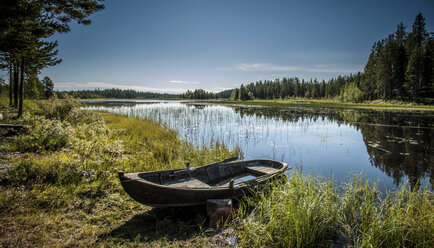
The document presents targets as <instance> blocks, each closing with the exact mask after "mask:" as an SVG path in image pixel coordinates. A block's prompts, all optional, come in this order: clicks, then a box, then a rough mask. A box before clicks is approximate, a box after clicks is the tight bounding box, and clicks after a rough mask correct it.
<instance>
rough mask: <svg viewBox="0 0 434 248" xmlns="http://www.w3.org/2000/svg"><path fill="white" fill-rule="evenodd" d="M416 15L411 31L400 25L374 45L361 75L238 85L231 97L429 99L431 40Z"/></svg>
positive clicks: (433, 89)
mask: <svg viewBox="0 0 434 248" xmlns="http://www.w3.org/2000/svg"><path fill="white" fill-rule="evenodd" d="M433 36H434V35H433V33H428V32H427V31H426V28H425V19H424V17H423V16H422V14H421V13H419V14H418V15H417V16H416V20H415V22H414V24H413V26H412V31H411V32H410V33H407V31H406V27H405V26H404V25H403V24H402V23H400V24H399V25H398V26H397V29H396V31H395V32H394V33H393V34H390V35H389V36H388V37H387V38H385V39H382V40H381V41H378V42H375V43H374V45H373V47H372V51H371V54H370V56H369V59H368V62H367V64H366V66H365V69H364V72H363V73H360V72H359V73H357V74H355V75H350V76H338V77H337V78H335V79H331V80H329V81H327V82H325V81H324V80H322V81H321V82H319V81H317V80H316V79H315V80H313V81H312V80H310V81H304V80H301V81H300V79H298V78H283V79H276V80H268V81H264V82H262V81H259V82H256V83H251V84H248V85H246V86H244V85H241V86H240V88H237V89H235V90H233V91H232V94H231V99H233V100H249V99H279V98H280V99H284V98H290V97H304V98H339V99H340V100H343V101H353V102H360V101H364V100H375V99H382V100H392V99H397V100H404V101H406V100H407V101H425V102H429V101H432V97H433V94H434V73H433V70H434V67H433V66H434V61H433V60H434V37H433Z"/></svg>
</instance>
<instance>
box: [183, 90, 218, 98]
mask: <svg viewBox="0 0 434 248" xmlns="http://www.w3.org/2000/svg"><path fill="white" fill-rule="evenodd" d="M181 97H182V98H184V99H216V98H218V95H217V94H214V93H212V92H208V91H205V90H203V89H196V90H194V91H191V90H187V92H185V93H184V94H182V95H181Z"/></svg>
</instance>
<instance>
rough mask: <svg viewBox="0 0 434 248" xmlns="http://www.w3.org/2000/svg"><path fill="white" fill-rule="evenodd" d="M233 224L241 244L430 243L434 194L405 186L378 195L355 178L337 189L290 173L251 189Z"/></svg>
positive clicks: (433, 240) (433, 231) (433, 236)
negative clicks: (265, 190)
mask: <svg viewBox="0 0 434 248" xmlns="http://www.w3.org/2000/svg"><path fill="white" fill-rule="evenodd" d="M252 209H253V211H252ZM235 223H236V224H237V225H239V224H241V226H240V228H239V229H238V235H239V238H240V245H241V246H243V247H251V245H253V246H255V247H328V246H331V245H333V244H341V245H343V246H349V247H433V246H434V198H433V193H432V191H430V190H429V189H415V190H411V189H410V187H409V186H403V187H402V188H401V189H400V190H398V191H394V192H387V195H386V196H383V197H382V196H381V195H380V193H379V191H378V189H377V187H376V186H370V185H369V183H368V181H367V180H366V181H363V180H362V179H361V178H360V177H355V178H354V180H353V181H352V182H351V183H348V184H347V185H346V187H345V188H344V189H343V190H342V192H340V193H337V188H336V187H335V186H333V184H332V183H331V182H329V181H327V180H323V179H315V178H313V177H305V176H302V175H301V174H298V173H295V174H292V175H291V177H290V178H289V179H288V180H287V182H286V183H285V184H283V185H278V184H276V185H272V186H271V187H270V189H269V192H268V193H267V194H266V193H263V192H255V193H254V197H253V198H250V199H249V200H247V202H246V204H245V205H242V206H241V209H240V211H239V215H238V219H237V220H236V222H235Z"/></svg>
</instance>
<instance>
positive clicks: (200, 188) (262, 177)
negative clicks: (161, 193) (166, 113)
mask: <svg viewBox="0 0 434 248" xmlns="http://www.w3.org/2000/svg"><path fill="white" fill-rule="evenodd" d="M261 160H262V161H271V162H273V163H277V164H281V165H282V167H281V168H280V169H278V171H276V172H274V173H271V174H264V175H260V176H257V177H255V178H252V179H250V180H247V181H243V182H239V183H235V184H234V185H233V187H232V188H231V187H230V186H213V185H210V186H207V187H203V186H196V187H189V186H183V187H174V186H170V185H163V184H158V183H153V182H151V181H149V180H146V179H144V178H142V177H140V176H139V174H148V173H155V172H160V173H161V172H171V171H173V172H175V171H183V170H186V169H185V168H181V169H173V170H162V171H149V172H133V173H127V174H124V175H123V176H122V177H123V178H120V181H121V183H123V182H128V181H136V182H138V183H141V184H144V185H149V186H150V187H151V186H152V187H157V188H162V189H171V190H179V191H186V190H189V191H195V190H197V191H204V190H206V191H210V190H212V191H215V190H227V189H239V188H243V187H248V186H249V185H250V184H253V185H256V184H259V183H261V182H264V181H266V180H268V179H269V178H272V177H274V176H276V175H278V174H281V173H283V172H284V171H285V170H286V169H287V168H288V164H287V163H284V162H279V161H276V160H271V159H252V160H246V161H237V162H229V163H221V164H220V165H229V164H232V163H234V164H235V163H249V162H255V161H261ZM212 165H215V164H208V165H203V166H198V167H193V168H191V169H190V170H191V171H193V170H195V169H197V168H204V167H208V166H212ZM129 176H134V177H136V178H130V177H129ZM125 179H127V180H125Z"/></svg>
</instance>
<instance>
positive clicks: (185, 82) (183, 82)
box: [169, 80, 200, 84]
mask: <svg viewBox="0 0 434 248" xmlns="http://www.w3.org/2000/svg"><path fill="white" fill-rule="evenodd" d="M169 83H173V84H200V83H199V82H191V81H182V80H170V81H169Z"/></svg>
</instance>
